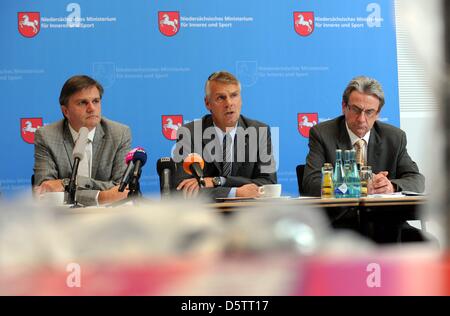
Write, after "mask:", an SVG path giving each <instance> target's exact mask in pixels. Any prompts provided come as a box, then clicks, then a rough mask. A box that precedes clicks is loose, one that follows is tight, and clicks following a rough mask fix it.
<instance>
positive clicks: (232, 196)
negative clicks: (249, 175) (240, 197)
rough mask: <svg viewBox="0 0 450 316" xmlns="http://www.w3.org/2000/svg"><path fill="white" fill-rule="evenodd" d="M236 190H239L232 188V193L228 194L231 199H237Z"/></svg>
mask: <svg viewBox="0 0 450 316" xmlns="http://www.w3.org/2000/svg"><path fill="white" fill-rule="evenodd" d="M236 190H237V188H231V190H230V192H229V193H228V197H229V198H234V197H236Z"/></svg>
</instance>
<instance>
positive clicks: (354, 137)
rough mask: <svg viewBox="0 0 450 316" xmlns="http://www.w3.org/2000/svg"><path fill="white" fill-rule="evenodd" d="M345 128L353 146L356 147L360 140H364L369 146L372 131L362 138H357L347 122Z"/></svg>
mask: <svg viewBox="0 0 450 316" xmlns="http://www.w3.org/2000/svg"><path fill="white" fill-rule="evenodd" d="M345 127H346V128H347V132H348V136H350V142H351V144H352V146H354V145H355V143H356V142H357V141H358V140H360V139H364V140H365V141H366V144H369V138H370V130H369V131H368V132H367V133H366V135H364V136H363V137H362V138H360V137H358V136H356V135H355V133H353V132H352V131H351V129H350V128H348V125H347V121H345Z"/></svg>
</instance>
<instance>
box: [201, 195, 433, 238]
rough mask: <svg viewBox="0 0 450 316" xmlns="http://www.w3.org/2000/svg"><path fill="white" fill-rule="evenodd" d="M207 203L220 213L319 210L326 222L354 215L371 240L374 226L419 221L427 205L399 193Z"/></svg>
mask: <svg viewBox="0 0 450 316" xmlns="http://www.w3.org/2000/svg"><path fill="white" fill-rule="evenodd" d="M222 201H223V202H219V203H211V204H209V207H211V208H214V209H216V210H218V211H220V212H223V213H232V212H236V211H242V210H248V209H255V208H261V207H265V206H267V205H269V204H272V205H285V206H290V207H296V208H298V209H299V211H300V210H301V209H302V208H319V209H322V210H324V211H325V212H326V214H327V215H328V216H329V218H330V220H334V219H336V218H339V217H341V216H342V215H343V214H347V215H350V216H354V217H356V218H357V220H358V223H359V229H358V231H359V232H360V233H361V234H363V235H365V236H367V237H368V238H371V239H373V237H374V231H375V225H376V224H375V223H389V222H399V221H411V220H421V221H422V227H423V226H424V221H423V218H422V214H421V212H420V210H421V206H423V205H424V204H426V203H427V197H426V196H404V195H399V194H393V195H379V196H376V195H375V196H369V197H364V198H342V199H336V198H324V199H322V198H315V197H299V198H274V199H223V200H222Z"/></svg>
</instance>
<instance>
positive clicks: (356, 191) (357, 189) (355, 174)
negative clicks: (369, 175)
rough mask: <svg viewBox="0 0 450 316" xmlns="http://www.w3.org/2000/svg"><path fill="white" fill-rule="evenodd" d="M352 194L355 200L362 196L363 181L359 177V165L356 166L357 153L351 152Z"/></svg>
mask: <svg viewBox="0 0 450 316" xmlns="http://www.w3.org/2000/svg"><path fill="white" fill-rule="evenodd" d="M349 182H350V188H351V189H350V194H351V197H353V198H359V197H360V196H361V179H360V177H359V171H358V165H357V164H356V151H355V150H354V149H352V150H350V176H349Z"/></svg>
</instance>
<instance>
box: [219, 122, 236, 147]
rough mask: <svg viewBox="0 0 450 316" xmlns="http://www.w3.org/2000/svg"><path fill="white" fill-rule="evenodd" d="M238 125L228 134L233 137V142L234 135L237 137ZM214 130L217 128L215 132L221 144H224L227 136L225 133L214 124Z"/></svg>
mask: <svg viewBox="0 0 450 316" xmlns="http://www.w3.org/2000/svg"><path fill="white" fill-rule="evenodd" d="M213 124H214V123H213ZM237 125H238V124H237V123H236V125H235V126H234V127H233V129H232V130H231V131H229V132H228V134H230V136H231V139H233V140H234V135H236V131H237ZM214 128H215V130H216V134H217V136H218V137H219V139H220V142H221V143H222V141H223V137H224V136H225V133H224V132H223V131H222V130H221V129H220V128H219V127H217V125H216V124H214Z"/></svg>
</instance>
